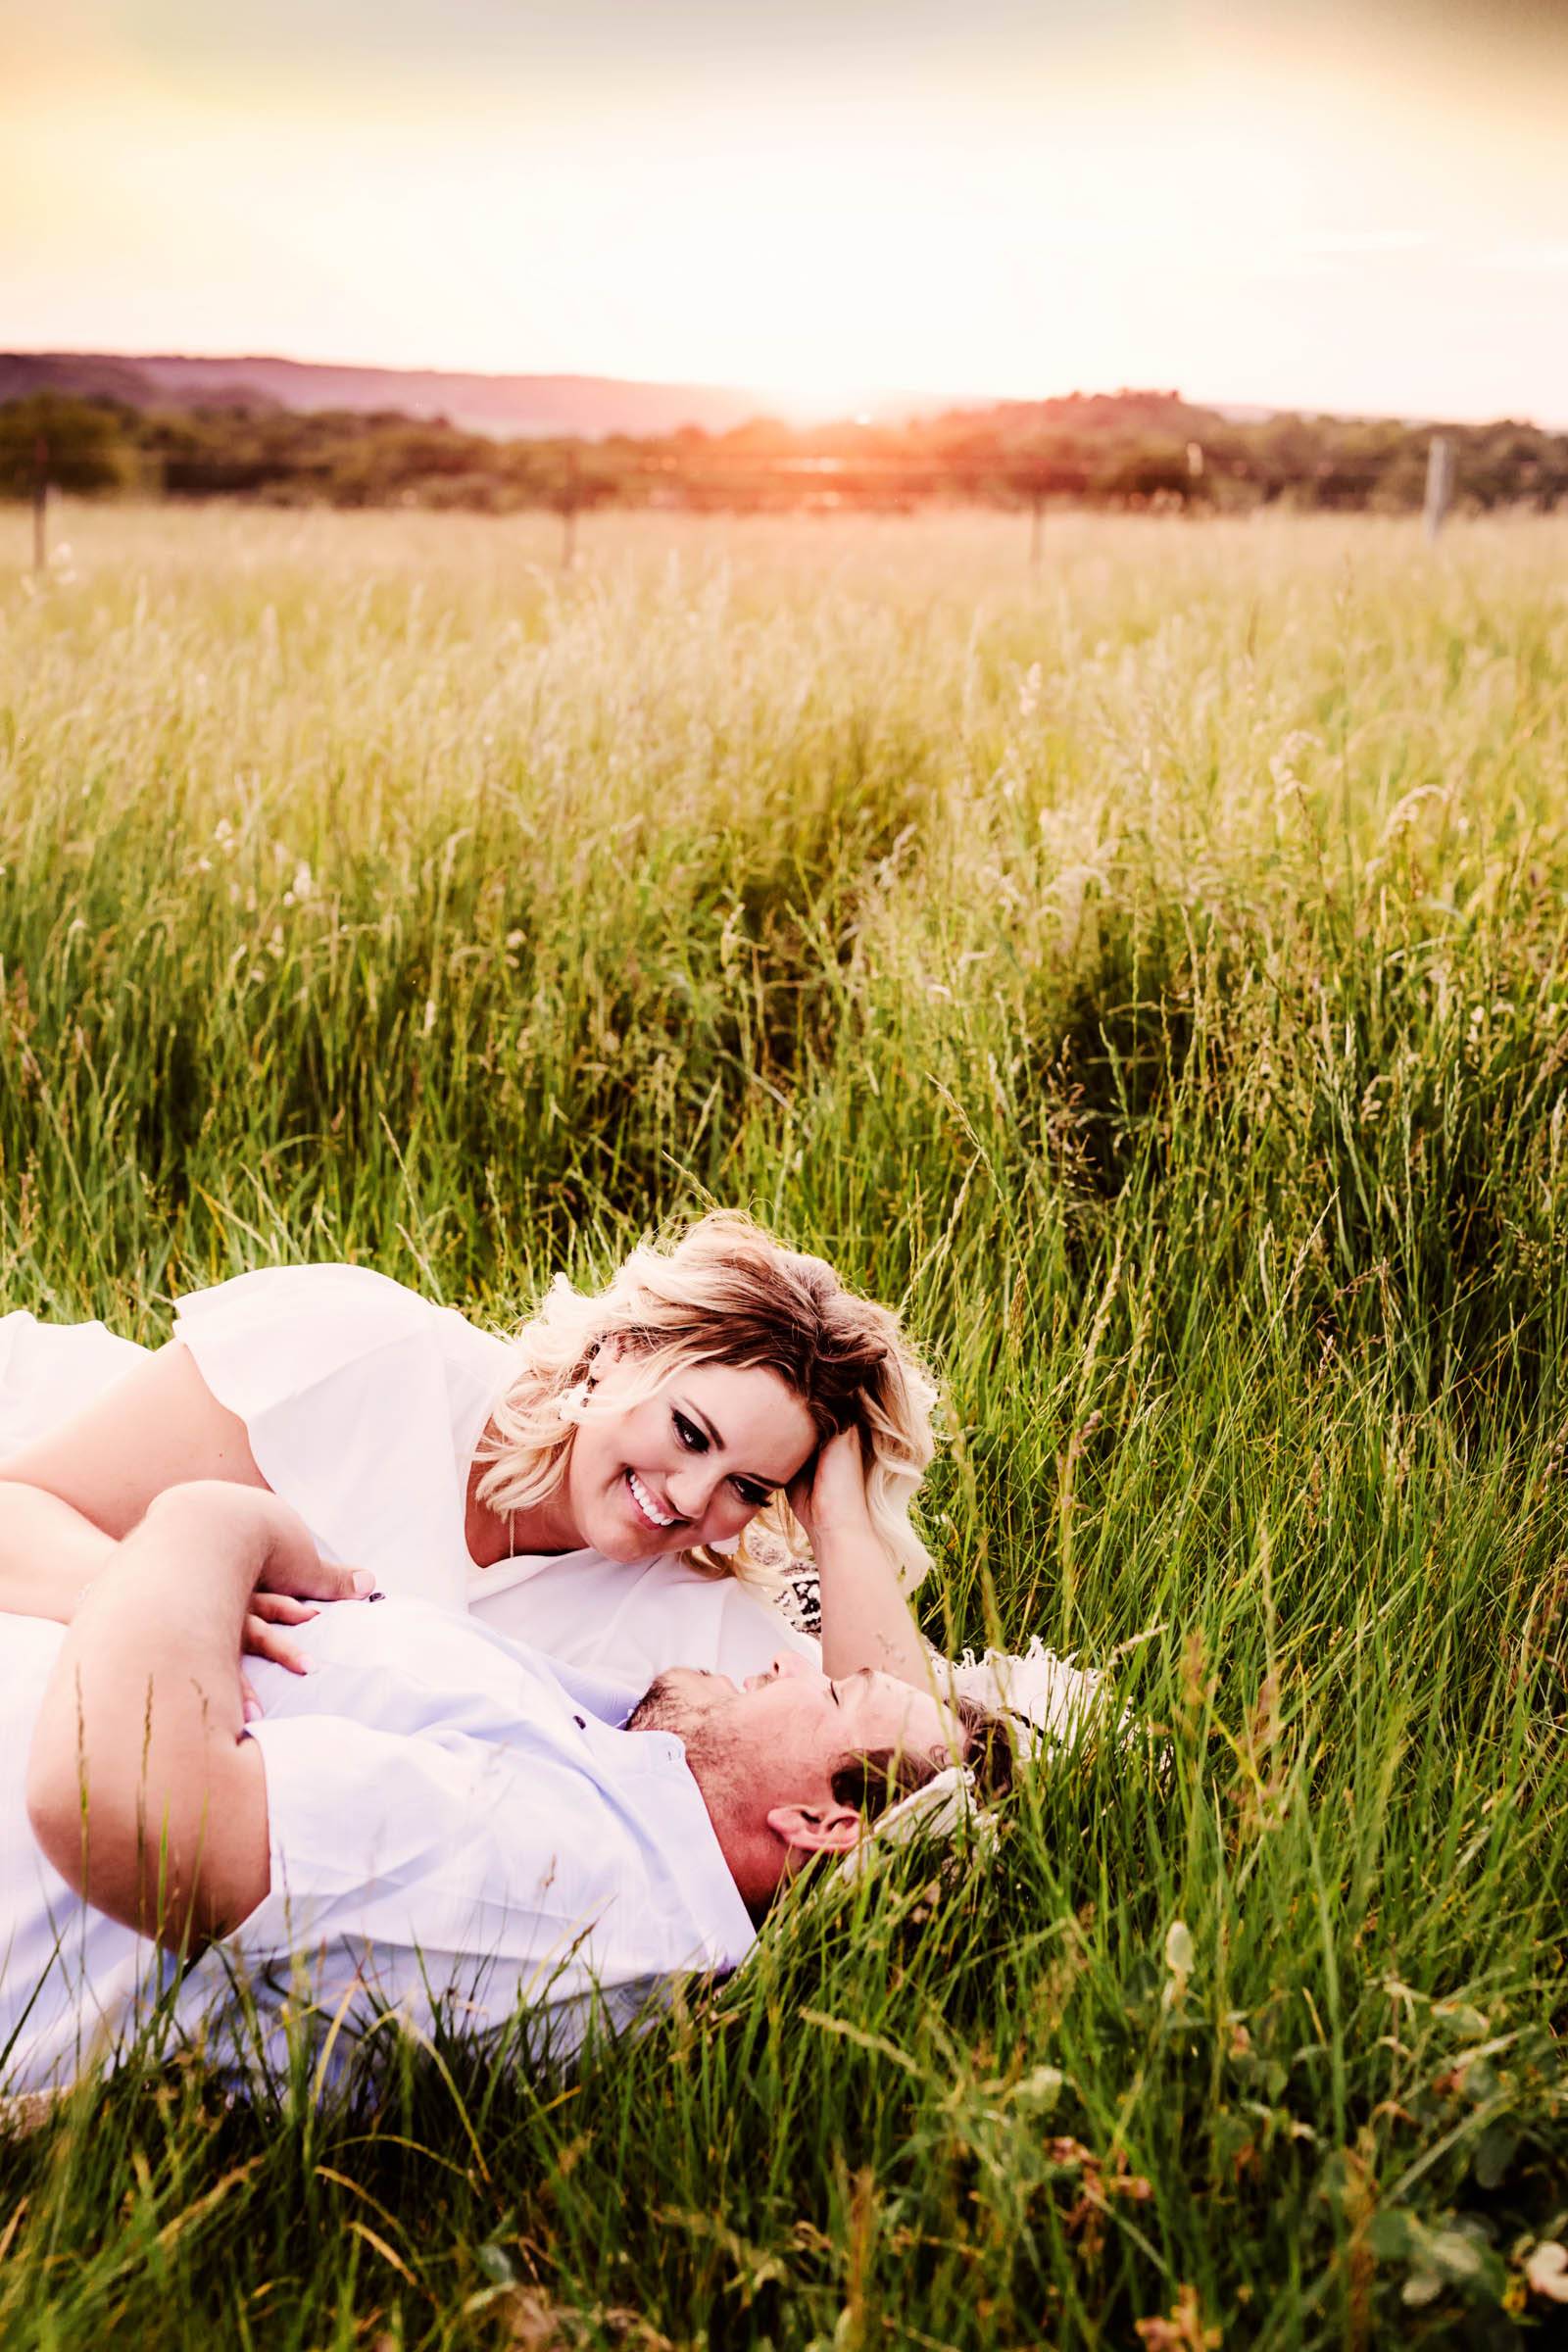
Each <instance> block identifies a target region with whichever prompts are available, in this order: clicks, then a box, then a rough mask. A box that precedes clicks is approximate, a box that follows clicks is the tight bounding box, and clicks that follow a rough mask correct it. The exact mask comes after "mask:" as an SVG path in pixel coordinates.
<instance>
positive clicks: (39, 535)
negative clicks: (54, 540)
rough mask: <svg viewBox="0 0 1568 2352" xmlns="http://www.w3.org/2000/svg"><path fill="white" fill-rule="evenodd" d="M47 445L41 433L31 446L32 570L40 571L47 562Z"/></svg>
mask: <svg viewBox="0 0 1568 2352" xmlns="http://www.w3.org/2000/svg"><path fill="white" fill-rule="evenodd" d="M48 508H49V444H48V442H47V441H46V440H45V439H44V437H43V435H42V433H40V434H39V435H38V438H37V440H36V441H35V442H34V443H33V445H32V568H33V570H34V571H42V570H43V568H44V565H45V564H47V563H48V561H49V533H48V529H47V527H46V517H47V515H48Z"/></svg>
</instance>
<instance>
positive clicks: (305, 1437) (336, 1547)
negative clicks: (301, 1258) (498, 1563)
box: [174, 1265, 466, 1608]
mask: <svg viewBox="0 0 1568 2352" xmlns="http://www.w3.org/2000/svg"><path fill="white" fill-rule="evenodd" d="M442 1312H443V1310H442V1309H440V1308H437V1307H433V1306H431V1305H430V1304H429V1303H428V1301H426V1300H425V1299H420V1298H419V1297H418V1295H417V1293H416V1292H414V1291H410V1290H407V1289H405V1288H404V1286H403V1285H402V1284H401V1283H396V1282H392V1281H390V1280H389V1279H388V1278H387V1277H386V1276H385V1275H382V1274H376V1273H374V1272H372V1271H371V1269H370V1268H368V1267H367V1266H345V1265H324V1266H278V1267H271V1268H266V1269H263V1270H261V1271H259V1272H256V1273H253V1274H241V1275H238V1276H236V1277H235V1279H234V1280H233V1281H231V1282H223V1283H219V1284H218V1285H217V1286H216V1287H215V1288H214V1289H212V1290H207V1291H197V1292H194V1293H193V1294H192V1295H191V1296H190V1297H189V1298H187V1299H181V1300H180V1301H179V1302H178V1305H177V1308H176V1312H175V1324H174V1336H175V1338H176V1339H178V1340H180V1341H182V1342H183V1343H184V1345H185V1346H186V1347H187V1348H189V1349H190V1352H191V1355H192V1357H193V1358H194V1360H195V1364H196V1368H197V1370H198V1371H199V1372H200V1373H201V1376H202V1378H203V1380H204V1381H205V1382H206V1384H207V1386H208V1388H209V1389H210V1390H211V1391H212V1393H213V1395H214V1396H215V1397H217V1399H218V1401H219V1403H220V1404H222V1405H225V1406H226V1407H227V1409H228V1410H229V1411H230V1412H231V1413H234V1414H236V1415H237V1416H238V1417H239V1419H240V1420H241V1421H243V1422H244V1424H245V1430H246V1435H247V1436H248V1438H249V1440H250V1446H251V1451H252V1453H253V1454H254V1455H255V1458H256V1465H257V1468H258V1469H259V1470H260V1471H261V1473H262V1476H263V1477H264V1478H265V1479H266V1481H267V1483H268V1485H269V1486H270V1488H271V1490H272V1492H273V1493H274V1494H275V1495H281V1496H282V1498H283V1500H284V1501H285V1502H288V1503H292V1505H293V1506H294V1508H295V1509H296V1510H297V1511H298V1512H299V1513H300V1515H301V1517H302V1518H303V1519H304V1520H305V1522H306V1525H307V1526H308V1527H309V1528H310V1530H311V1533H312V1535H313V1536H314V1537H315V1538H316V1541H317V1543H318V1544H319V1545H320V1547H321V1550H322V1551H323V1553H325V1554H326V1556H327V1557H328V1558H330V1559H334V1560H337V1561H341V1562H345V1563H351V1564H353V1565H355V1566H363V1567H368V1568H370V1569H372V1570H373V1571H374V1572H375V1574H376V1576H377V1578H378V1579H379V1580H380V1582H381V1584H382V1586H383V1589H384V1590H386V1591H388V1592H397V1593H408V1594H417V1595H418V1596H419V1597H422V1598H424V1599H428V1600H436V1601H440V1602H442V1603H443V1604H444V1605H446V1606H449V1607H453V1608H462V1607H463V1606H464V1604H465V1582H466V1576H465V1570H466V1561H465V1557H464V1553H463V1549H462V1530H463V1482H464V1479H465V1477H466V1464H464V1465H463V1466H462V1468H461V1470H460V1467H459V1465H458V1464H457V1462H456V1460H455V1458H454V1454H453V1443H452V1417H451V1408H450V1401H449V1396H448V1388H447V1378H446V1367H445V1362H444V1357H443V1351H442V1345H441V1339H440V1336H439V1323H438V1320H437V1319H438V1317H439V1316H440V1315H441V1314H442Z"/></svg>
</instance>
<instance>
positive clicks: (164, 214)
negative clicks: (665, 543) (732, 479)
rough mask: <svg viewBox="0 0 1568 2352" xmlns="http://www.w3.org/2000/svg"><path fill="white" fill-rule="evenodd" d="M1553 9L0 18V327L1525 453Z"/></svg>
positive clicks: (299, 8)
mask: <svg viewBox="0 0 1568 2352" xmlns="http://www.w3.org/2000/svg"><path fill="white" fill-rule="evenodd" d="M1565 123H1568V0H1233V4H1232V5H1229V6H1222V5H1219V4H1218V0H1074V4H1072V5H1069V4H1068V0H561V4H559V5H556V4H553V0H0V344H3V345H5V346H7V347H12V348H16V347H21V348H45V347H49V348H59V347H64V348H76V349H83V348H112V349H120V350H132V351H134V350H142V351H158V350H186V351H205V352H230V353H240V352H246V351H276V352H282V353H287V354H291V355H293V356H296V357H299V358H306V359H334V360H362V361H368V362H373V361H380V362H385V363H389V364H393V365H417V366H436V367H453V368H497V369H509V370H510V369H518V370H523V371H528V372H534V371H539V372H555V371H572V372H576V371H583V372H590V373H599V374H610V375H624V376H649V377H659V378H666V379H667V378H671V377H679V378H686V379H700V380H704V381H713V382H729V383H742V384H749V385H755V386H759V387H763V388H765V389H767V390H768V391H770V392H772V393H774V394H775V395H777V396H780V397H784V396H788V395H790V394H792V393H799V394H813V395H817V396H821V397H824V398H829V399H832V400H834V401H836V402H845V401H853V399H854V397H855V395H856V394H857V392H859V391H862V390H867V389H869V388H872V387H875V386H898V387H901V388H907V389H911V390H930V391H953V392H956V393H987V392H994V393H998V394H1013V395H1018V394H1040V393H1045V392H1056V391H1069V390H1072V389H1073V388H1074V387H1082V388H1085V389H1104V388H1111V389H1113V388H1114V387H1116V386H1117V385H1121V384H1159V385H1177V386H1179V387H1180V388H1181V389H1182V390H1183V391H1185V392H1187V393H1189V394H1190V395H1192V396H1194V397H1197V398H1210V399H1220V400H1232V401H1263V402H1273V403H1280V404H1284V405H1292V406H1305V407H1323V408H1336V409H1360V410H1368V411H1378V412H1388V413H1394V414H1401V415H1433V414H1437V415H1444V416H1450V417H1487V416H1497V415H1503V414H1507V415H1514V416H1526V417H1535V418H1537V419H1539V420H1541V421H1544V422H1547V423H1554V424H1568V161H1565V151H1568V140H1565V137H1564V125H1565Z"/></svg>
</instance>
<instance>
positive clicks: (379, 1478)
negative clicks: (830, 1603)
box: [0, 1265, 816, 1690]
mask: <svg viewBox="0 0 1568 2352" xmlns="http://www.w3.org/2000/svg"><path fill="white" fill-rule="evenodd" d="M174 1335H175V1337H176V1338H177V1339H179V1340H182V1341H183V1342H184V1344H185V1346H186V1347H187V1348H189V1350H190V1352H191V1355H192V1356H193V1357H194V1359H195V1362H196V1366H197V1369H198V1370H199V1371H200V1373H201V1375H202V1378H203V1380H204V1381H205V1382H206V1384H207V1386H208V1388H209V1389H210V1390H211V1391H212V1393H213V1395H214V1396H215V1397H217V1398H218V1400H219V1402H220V1403H221V1404H222V1405H225V1406H226V1407H227V1408H228V1410H229V1411H230V1412H231V1413H234V1414H236V1415H237V1416H238V1418H239V1419H240V1420H241V1421H243V1422H244V1424H245V1429H246V1434H247V1436H248V1437H249V1440H250V1446H251V1451H252V1453H253V1454H254V1456H255V1459H256V1465H257V1468H258V1469H259V1470H260V1471H261V1473H262V1476H263V1477H264V1478H265V1479H266V1480H267V1483H268V1485H269V1486H270V1488H271V1489H272V1491H273V1493H274V1494H276V1495H281V1496H282V1497H283V1499H284V1501H285V1502H289V1503H292V1504H293V1506H294V1508H295V1509H296V1510H297V1511H298V1512H299V1514H300V1516H301V1517H302V1518H303V1519H304V1521H305V1523H306V1525H307V1526H308V1527H309V1529H310V1531H311V1533H312V1535H313V1536H314V1537H315V1538H316V1541H317V1543H318V1544H319V1546H320V1549H321V1551H322V1553H323V1555H324V1556H325V1557H327V1558H328V1559H331V1560H335V1561H338V1562H342V1563H345V1564H350V1565H353V1566H355V1567H364V1568H369V1569H371V1570H373V1572H374V1574H375V1576H376V1578H377V1579H378V1581H379V1583H380V1586H381V1589H382V1590H383V1592H386V1593H399V1594H406V1595H409V1596H411V1597H414V1598H419V1599H425V1600H432V1601H435V1602H437V1603H439V1604H441V1605H443V1606H445V1607H448V1608H452V1609H462V1608H465V1607H466V1608H467V1609H468V1610H470V1611H471V1613H472V1614H473V1615H474V1616H475V1617H476V1618H478V1619H479V1620H480V1622H481V1623H483V1624H484V1625H487V1626H489V1627H490V1628H491V1629H492V1630H494V1631H495V1632H497V1633H502V1634H506V1635H509V1636H511V1637H512V1638H513V1639H514V1640H516V1641H520V1642H529V1643H531V1644H532V1645H533V1646H534V1647H535V1648H537V1649H542V1650H544V1651H545V1652H546V1654H547V1655H548V1656H550V1657H553V1658H558V1659H560V1660H561V1661H563V1663H564V1664H566V1665H568V1666H578V1667H584V1668H587V1669H588V1670H589V1671H591V1672H593V1673H596V1674H600V1675H603V1676H605V1677H606V1678H608V1679H609V1680H611V1681H613V1682H616V1683H624V1684H628V1685H635V1686H636V1687H637V1688H638V1689H639V1690H640V1689H643V1688H645V1687H646V1685H647V1684H648V1683H649V1682H650V1681H651V1680H652V1679H653V1677H654V1676H655V1675H656V1674H659V1673H662V1671H663V1670H664V1669H665V1668H666V1667H669V1666H677V1665H679V1666H706V1667H709V1668H711V1669H712V1670H714V1671H715V1672H717V1673H720V1674H728V1675H733V1676H736V1677H740V1676H742V1675H747V1674H755V1673H758V1672H759V1671H760V1669H761V1668H762V1667H764V1666H766V1665H767V1664H768V1663H769V1661H770V1660H771V1659H772V1658H774V1657H776V1656H777V1655H778V1653H779V1651H780V1649H783V1648H794V1649H798V1650H801V1651H802V1652H803V1653H804V1654H806V1655H808V1656H812V1655H814V1654H815V1652H816V1645H815V1643H814V1642H812V1641H811V1639H810V1637H809V1635H807V1634H804V1633H801V1632H798V1631H797V1630H796V1629H795V1628H794V1627H792V1626H791V1625H790V1624H789V1623H788V1622H787V1621H786V1619H785V1618H784V1616H783V1615H782V1614H781V1612H780V1611H779V1609H778V1608H777V1607H775V1606H774V1605H773V1604H772V1602H771V1601H770V1600H769V1599H768V1598H767V1597H765V1596H764V1595H762V1594H760V1593H758V1592H756V1591H754V1590H748V1589H747V1588H746V1587H744V1586H742V1585H740V1584H738V1583H736V1582H735V1581H734V1580H733V1579H731V1578H724V1579H721V1580H715V1579H714V1578H711V1577H705V1576H700V1575H698V1574H697V1573H696V1572H695V1571H693V1570H692V1569H690V1568H686V1567H683V1566H682V1565H681V1563H680V1562H679V1561H678V1560H674V1559H669V1558H662V1559H659V1558H656V1559H651V1560H644V1561H641V1562H638V1563H636V1564H634V1565H632V1566H629V1567H628V1566H625V1565H623V1564H622V1563H621V1562H619V1561H615V1560H610V1559H607V1558H606V1557H605V1556H604V1554H603V1553H602V1552H598V1551H593V1550H581V1551H571V1552H563V1553H551V1554H546V1555H543V1556H534V1555H529V1556H519V1557H517V1558H515V1559H510V1560H503V1561H501V1562H499V1563H498V1564H497V1565H496V1566H494V1567H491V1568H478V1567H476V1566H475V1565H474V1563H473V1561H472V1560H471V1559H470V1558H469V1556H468V1550H467V1544H466V1501H467V1481H468V1472H469V1468H470V1466H471V1464H472V1460H473V1455H474V1450H475V1447H476V1446H477V1445H478V1442H479V1437H480V1433H481V1432H482V1430H483V1429H484V1427H485V1424H486V1422H487V1421H488V1420H489V1418H490V1415H491V1412H492V1411H493V1410H494V1407H495V1404H496V1402H497V1400H498V1398H499V1397H501V1395H502V1393H503V1392H504V1390H505V1389H506V1387H507V1385H508V1383H509V1382H510V1381H511V1380H512V1379H513V1378H514V1377H515V1370H516V1359H515V1353H514V1350H513V1348H511V1347H510V1346H509V1344H508V1343H507V1342H506V1341H505V1340H502V1339H499V1338H497V1337H496V1336H495V1334H493V1333H491V1332H486V1331H481V1330H479V1329H478V1328H477V1327H476V1326H475V1325H474V1324H472V1323H469V1322H468V1321H466V1318H465V1317H464V1316H462V1315H460V1314H459V1313H457V1311H456V1310H455V1309H454V1308H451V1307H442V1306H434V1305H432V1304H431V1303H430V1301H429V1300H428V1299H421V1298H420V1297H419V1295H418V1294H417V1292H415V1291H411V1290H408V1289H406V1288H405V1287H404V1285H403V1284H401V1283H397V1282H392V1281H390V1280H389V1279H388V1278H387V1277H386V1276H385V1275H384V1274H376V1273H373V1272H371V1270H370V1269H369V1268H368V1267H366V1266H350V1265H319V1266H278V1267H273V1268H269V1269H265V1270H263V1271H260V1272H258V1273H254V1274H241V1275H238V1276H236V1277H235V1278H234V1279H233V1280H232V1281H229V1282H222V1283H219V1284H217V1285H216V1286H215V1287H214V1288H213V1289H211V1290H206V1291H196V1292H193V1293H192V1294H191V1295H190V1297H188V1298H186V1299H180V1300H178V1301H177V1303H176V1306H175V1323H174ZM145 1353H146V1350H144V1349H142V1348H137V1347H135V1346H134V1345H133V1344H132V1343H131V1342H129V1341H127V1340H120V1339H116V1338H115V1337H114V1336H113V1335H112V1334H111V1333H109V1332H108V1331H106V1330H105V1328H104V1326H103V1325H102V1324H101V1323H77V1324H43V1323H39V1322H37V1321H36V1319H35V1318H34V1317H33V1316H31V1315H30V1314H25V1313H23V1314H13V1315H7V1316H4V1317H0V1457H3V1456H4V1454H5V1453H7V1452H9V1451H11V1450H14V1449H15V1448H16V1447H17V1446H21V1445H23V1444H25V1442H26V1441H27V1440H29V1439H31V1438H34V1437H39V1436H42V1435H43V1434H45V1433H46V1432H47V1431H48V1430H50V1429H51V1428H54V1427H56V1426H58V1425H59V1423H60V1422H62V1421H64V1420H67V1419H69V1418H70V1416H71V1415H72V1414H73V1413H75V1412H77V1411H79V1410H80V1409H81V1407H82V1406H83V1405H84V1404H86V1403H87V1402H89V1401H90V1400H91V1399H92V1398H93V1397H96V1396H97V1395H99V1394H100V1393H101V1392H102V1391H103V1390H105V1389H106V1388H109V1387H111V1386H112V1385H113V1384H114V1383H115V1382H116V1381H118V1380H120V1379H121V1378H123V1375H124V1373H125V1372H126V1371H127V1370H128V1369H129V1368H130V1367H131V1366H132V1365H134V1364H136V1363H137V1362H139V1361H140V1360H141V1359H142V1357H143V1355H144V1354H145Z"/></svg>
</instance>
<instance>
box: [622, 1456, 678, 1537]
mask: <svg viewBox="0 0 1568 2352" xmlns="http://www.w3.org/2000/svg"><path fill="white" fill-rule="evenodd" d="M625 1479H626V1486H627V1489H628V1491H629V1493H630V1495H631V1501H632V1509H633V1510H634V1511H635V1512H636V1514H637V1517H638V1518H639V1519H640V1520H641V1521H642V1524H643V1525H644V1526H645V1527H648V1528H652V1529H654V1530H655V1531H656V1532H659V1533H662V1531H663V1530H664V1529H665V1528H669V1527H679V1526H681V1525H683V1524H684V1522H683V1521H682V1519H681V1517H680V1514H679V1512H678V1511H672V1510H671V1509H670V1507H669V1505H668V1503H667V1502H665V1501H664V1500H662V1497H661V1496H659V1495H656V1494H655V1493H654V1491H653V1489H652V1488H651V1487H650V1486H648V1485H647V1484H646V1482H645V1481H644V1480H642V1479H640V1478H639V1477H638V1475H637V1473H636V1471H635V1470H627V1471H626V1473H625Z"/></svg>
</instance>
